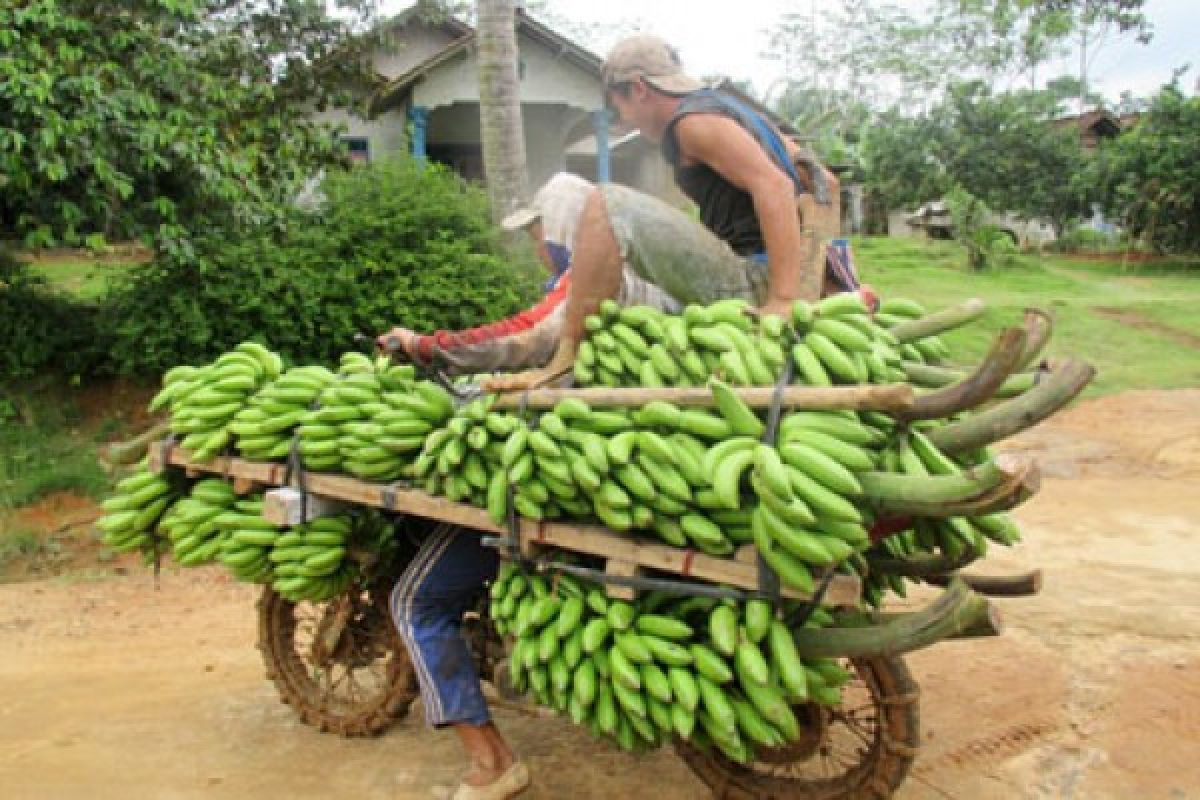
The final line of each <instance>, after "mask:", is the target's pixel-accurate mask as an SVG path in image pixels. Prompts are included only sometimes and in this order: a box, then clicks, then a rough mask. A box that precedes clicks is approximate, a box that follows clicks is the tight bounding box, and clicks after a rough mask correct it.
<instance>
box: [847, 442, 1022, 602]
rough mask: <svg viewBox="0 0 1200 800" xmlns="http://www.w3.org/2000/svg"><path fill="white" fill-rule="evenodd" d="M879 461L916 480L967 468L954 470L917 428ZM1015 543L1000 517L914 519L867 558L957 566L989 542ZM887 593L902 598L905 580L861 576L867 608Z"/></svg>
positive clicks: (1013, 530) (1016, 535)
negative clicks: (934, 558) (934, 559)
mask: <svg viewBox="0 0 1200 800" xmlns="http://www.w3.org/2000/svg"><path fill="white" fill-rule="evenodd" d="M985 458H990V454H989V453H986V452H984V453H980V454H975V455H974V457H973V459H972V462H973V463H978V462H979V461H980V460H982V459H985ZM880 460H881V462H882V464H883V465H884V466H885V467H886V468H887V469H888V470H889V471H892V472H897V473H901V474H905V475H912V476H918V477H924V476H930V475H934V476H941V475H960V474H961V473H962V470H963V468H964V467H965V466H970V465H971V464H959V463H957V462H955V461H954V460H953V459H951V458H950V457H948V456H947V455H946V454H944V453H942V452H941V451H940V450H938V448H937V446H936V445H934V444H933V442H931V441H930V440H929V438H928V437H926V436H925V435H924V434H923V433H922V432H921V430H920V429H919V428H918V427H913V428H911V429H909V430H908V431H906V432H904V434H903V435H901V436H897V437H895V439H894V440H893V442H892V443H891V444H890V445H889V447H888V448H887V449H886V450H884V451H883V453H882V454H881V457H880ZM1020 538H1021V534H1020V530H1019V529H1018V528H1017V526H1016V523H1014V522H1013V521H1012V518H1011V517H1010V516H1009V515H1008V514H1005V513H1003V512H997V513H991V514H981V515H977V516H972V517H945V518H926V517H918V518H917V519H915V520H914V523H913V526H912V527H911V528H909V529H907V530H904V531H900V532H899V533H895V534H893V535H891V536H888V537H886V538H884V539H882V540H881V541H880V542H879V543H878V544H876V545H875V546H874V548H873V549H872V550H871V551H868V555H871V554H878V555H884V556H887V557H891V558H900V559H904V558H909V557H911V556H918V555H932V554H940V555H941V556H943V557H945V558H946V559H948V560H950V561H957V560H958V559H960V558H962V557H964V556H972V557H974V558H982V557H983V556H984V555H985V554H986V553H987V547H988V542H989V541H992V542H996V543H997V544H1001V545H1006V546H1010V545H1013V544H1016V543H1017V542H1018V541H1020ZM887 589H891V590H892V591H894V592H895V593H896V594H899V595H900V596H901V597H903V596H904V595H905V592H906V588H905V579H904V578H903V577H901V576H899V575H895V574H889V573H880V572H879V571H878V570H873V571H870V572H868V573H867V574H866V576H865V581H864V597H865V598H866V600H867V602H868V603H870V604H871V605H874V606H878V605H879V604H880V603H881V602H882V600H883V593H884V591H886V590H887Z"/></svg>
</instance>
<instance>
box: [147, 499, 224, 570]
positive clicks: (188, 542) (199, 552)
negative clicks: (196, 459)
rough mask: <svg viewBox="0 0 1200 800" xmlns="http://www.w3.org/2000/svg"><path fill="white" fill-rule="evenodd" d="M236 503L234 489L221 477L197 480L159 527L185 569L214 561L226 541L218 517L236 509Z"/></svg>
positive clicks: (172, 551) (175, 556) (172, 507)
mask: <svg viewBox="0 0 1200 800" xmlns="http://www.w3.org/2000/svg"><path fill="white" fill-rule="evenodd" d="M235 502H237V495H236V494H234V491H233V486H231V485H230V484H228V483H226V482H225V481H223V480H221V479H220V478H205V479H204V480H200V481H197V482H196V483H195V485H193V486H192V488H191V491H190V492H189V493H188V495H187V496H186V497H184V498H183V499H181V500H179V501H178V502H177V503H175V504H174V505H173V506H171V510H170V511H169V512H168V513H167V514H166V515H165V516H163V519H162V522H161V523H160V524H159V528H160V530H162V531H163V532H164V533H166V535H167V538H168V539H170V541H171V555H172V557H174V559H175V560H176V561H177V562H179V564H181V565H182V566H185V567H195V566H199V565H201V564H207V563H210V562H211V561H213V560H214V559H215V558H216V557H217V556H218V555H219V553H220V551H221V547H222V543H223V541H224V538H225V537H224V532H223V531H222V529H221V528H220V527H219V526H218V517H219V516H220V515H221V514H223V513H225V512H227V511H230V510H231V509H233V507H234V503H235Z"/></svg>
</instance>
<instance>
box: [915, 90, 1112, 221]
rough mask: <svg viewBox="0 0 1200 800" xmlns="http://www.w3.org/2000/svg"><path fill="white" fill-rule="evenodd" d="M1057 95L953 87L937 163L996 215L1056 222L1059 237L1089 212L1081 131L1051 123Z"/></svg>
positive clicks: (1091, 195) (944, 115) (1090, 192)
mask: <svg viewBox="0 0 1200 800" xmlns="http://www.w3.org/2000/svg"><path fill="white" fill-rule="evenodd" d="M1058 108H1059V101H1058V98H1057V97H1056V96H1055V95H1054V94H1053V93H1052V92H1044V91H1042V92H1031V91H1028V90H1021V91H1016V92H1004V93H1000V94H994V93H992V92H991V91H990V90H989V89H988V88H987V87H986V86H985V85H983V84H982V83H979V82H972V83H966V84H961V85H957V86H954V87H952V89H951V91H950V95H949V97H948V98H947V102H946V103H945V104H944V105H943V106H942V107H941V108H939V109H938V112H937V114H938V116H939V117H940V118H941V119H942V120H943V122H942V124H941V126H940V127H941V129H942V130H943V131H944V132H945V133H944V136H943V137H942V138H941V139H940V140H938V141H937V142H936V146H935V157H936V158H937V159H938V161H939V162H940V163H941V164H942V165H943V167H944V169H945V170H946V172H947V173H948V174H949V175H951V176H952V177H953V178H954V180H955V181H956V182H957V183H959V184H961V185H962V187H963V188H964V189H966V190H967V191H968V192H970V193H971V194H973V195H976V196H977V197H979V198H980V199H981V200H982V201H983V202H984V203H986V204H987V205H988V206H990V207H991V208H993V209H999V210H1004V211H1012V212H1015V213H1017V214H1019V215H1021V216H1023V217H1025V218H1027V219H1031V218H1034V217H1043V218H1046V219H1048V220H1050V222H1051V224H1053V225H1054V227H1055V229H1056V230H1057V231H1058V233H1060V234H1061V233H1062V232H1063V230H1064V229H1065V227H1066V226H1067V224H1068V223H1069V222H1070V221H1071V220H1072V219H1075V218H1077V217H1079V216H1080V215H1081V214H1085V213H1087V212H1088V210H1089V209H1090V207H1091V203H1092V201H1093V200H1094V199H1096V197H1095V192H1094V190H1088V187H1087V186H1086V185H1084V184H1082V183H1081V182H1080V181H1079V180H1078V177H1077V176H1079V175H1080V174H1081V173H1082V172H1083V169H1084V159H1085V156H1084V153H1083V147H1082V145H1081V143H1080V141H1079V134H1078V131H1077V130H1076V129H1075V128H1074V127H1071V126H1067V127H1059V126H1056V125H1054V124H1053V121H1054V119H1055V118H1056V117H1057V116H1058Z"/></svg>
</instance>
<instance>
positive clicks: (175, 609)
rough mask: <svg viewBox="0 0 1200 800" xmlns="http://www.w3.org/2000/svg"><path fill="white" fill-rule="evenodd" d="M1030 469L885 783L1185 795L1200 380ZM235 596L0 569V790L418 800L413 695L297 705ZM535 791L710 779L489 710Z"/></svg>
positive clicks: (1199, 744) (1198, 761) (188, 584)
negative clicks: (331, 732) (1038, 476)
mask: <svg viewBox="0 0 1200 800" xmlns="http://www.w3.org/2000/svg"><path fill="white" fill-rule="evenodd" d="M1012 447H1013V448H1014V449H1019V450H1023V451H1026V452H1029V453H1032V454H1035V455H1037V456H1038V458H1039V459H1040V460H1041V462H1042V464H1043V468H1044V471H1045V474H1046V476H1047V479H1046V480H1045V482H1044V487H1043V490H1042V492H1041V494H1040V495H1039V496H1038V497H1037V498H1035V499H1034V500H1033V501H1032V502H1030V503H1029V504H1027V505H1026V506H1025V507H1023V508H1021V509H1020V511H1019V512H1018V517H1019V519H1020V521H1021V522H1022V524H1023V526H1024V529H1025V536H1026V543H1024V544H1022V545H1021V546H1019V547H1017V548H1015V549H1013V550H1012V551H1010V552H1005V553H998V554H997V555H995V556H994V557H993V558H992V559H990V560H989V562H988V565H987V566H986V567H984V568H981V570H980V571H992V572H1001V571H1004V570H1009V569H1011V570H1016V569H1024V568H1028V567H1031V566H1040V567H1042V568H1043V569H1044V570H1045V577H1046V581H1045V589H1044V591H1043V593H1042V594H1041V595H1040V596H1038V597H1035V598H1029V599H1020V600H1002V601H1000V606H1001V608H1002V609H1003V612H1004V614H1005V617H1006V620H1007V622H1008V626H1009V627H1008V630H1007V632H1006V633H1005V635H1004V636H1003V637H1001V638H997V639H989V640H977V641H973V642H969V643H953V644H944V645H940V646H938V647H935V648H933V649H931V650H927V651H924V652H921V653H917V654H915V655H913V656H912V657H911V659H910V664H911V666H912V668H913V671H914V674H915V675H916V677H917V679H918V681H919V682H920V684H921V686H922V691H923V698H922V715H923V719H922V723H923V736H924V746H923V747H922V750H921V754H920V756H919V759H918V762H917V765H916V768H915V770H914V772H913V773H912V774H911V776H910V778H909V780H908V782H907V784H906V785H905V788H904V789H903V790H902V791H901V793H900V794H899V795H898V796H899V797H900V798H902V799H903V800H916V798H962V799H963V800H993V799H994V800H1000V799H1001V798H1004V800H1012V799H1013V798H1089V800H1091V799H1094V800H1103V799H1104V798H1113V799H1114V800H1118V799H1119V800H1126V799H1127V798H1137V799H1138V800H1142V799H1146V800H1149V799H1151V798H1164V799H1167V800H1181V799H1182V798H1200V757H1198V756H1200V391H1183V392H1169V393H1168V392H1142V393H1128V394H1124V395H1119V396H1115V397H1109V398H1104V399H1101V400H1098V401H1092V402H1089V403H1087V404H1084V405H1082V406H1080V407H1078V408H1076V409H1074V410H1073V411H1071V412H1069V413H1066V414H1062V415H1060V416H1059V418H1057V419H1055V420H1053V421H1052V422H1050V423H1047V424H1046V425H1044V426H1042V427H1041V428H1039V429H1038V430H1037V431H1036V432H1033V433H1030V434H1027V435H1025V436H1024V437H1021V438H1020V439H1018V440H1016V441H1014V442H1013V444H1012ZM253 598H254V593H253V592H252V591H251V590H250V589H248V588H246V587H244V586H240V585H236V584H232V583H230V582H229V581H228V580H226V579H225V578H224V576H223V575H222V574H221V573H220V572H219V571H218V570H216V569H212V570H203V571H198V572H191V573H187V574H175V573H170V574H166V575H164V576H163V578H162V580H161V586H160V588H158V589H157V590H156V589H155V588H154V585H153V581H152V579H151V577H150V576H149V575H147V574H146V573H144V572H141V571H135V572H134V573H133V574H131V575H130V576H129V577H124V578H109V579H105V580H99V581H91V582H81V581H71V580H57V581H43V582H37V583H23V584H10V585H5V586H0V797H3V798H22V799H23V798H64V799H65V798H72V799H77V798H87V800H103V799H105V798H120V800H137V799H139V798H172V799H173V800H174V799H175V798H180V799H183V798H247V797H256V798H283V797H287V798H290V799H291V800H306V799H307V798H313V799H314V800H316V798H333V797H346V798H359V799H361V800H373V799H374V798H379V799H380V800H382V799H383V798H388V799H389V800H390V799H392V798H426V797H430V796H434V797H439V796H446V794H447V790H446V788H445V787H450V786H452V785H453V784H454V782H455V780H456V778H457V775H458V770H459V759H458V750H457V746H456V744H455V742H454V741H453V739H452V737H451V735H449V734H443V733H436V732H431V731H429V730H427V729H426V728H425V727H424V726H423V724H422V723H421V721H420V714H419V710H418V712H417V713H415V714H414V715H412V716H411V717H410V718H409V719H407V720H406V721H404V722H403V723H401V724H400V725H398V726H397V727H396V728H395V729H393V731H391V732H390V733H389V734H388V735H386V736H383V737H381V738H379V739H374V740H366V741H363V740H355V741H345V740H341V739H338V738H335V737H332V736H328V735H322V734H319V733H316V732H315V731H314V730H312V729H310V728H307V727H304V726H302V725H300V724H299V723H298V722H297V721H296V719H295V718H294V716H293V714H292V712H291V711H290V710H289V709H288V708H287V707H285V706H282V705H280V704H279V702H278V700H277V699H276V697H275V694H274V691H273V689H272V687H271V685H270V684H269V683H267V682H266V681H265V680H264V679H263V675H262V667H261V663H260V661H259V660H258V653H257V651H256V650H255V649H254V646H253V635H254V617H253ZM498 719H499V722H500V724H501V725H502V726H503V727H504V729H505V730H506V731H507V732H508V734H509V735H510V737H511V739H512V740H513V742H514V743H515V744H516V746H517V747H518V748H519V749H520V750H521V752H522V753H523V754H524V755H525V756H526V757H527V758H528V759H529V761H530V762H531V764H532V766H533V769H534V772H535V775H536V776H537V781H538V783H537V786H536V788H535V790H534V791H532V792H531V793H530V794H529V795H528V796H529V797H531V798H544V799H548V798H555V799H556V800H557V799H559V798H572V800H587V799H588V798H630V799H631V800H636V799H637V798H653V800H682V799H683V798H702V797H705V796H707V792H706V791H705V789H704V787H703V786H702V785H701V784H699V782H698V781H696V780H695V779H694V778H692V777H691V775H690V773H689V772H688V771H687V770H686V768H685V767H684V766H683V765H682V763H681V762H680V761H679V760H678V759H677V758H676V757H675V756H674V755H672V754H671V753H670V752H667V751H662V752H659V753H656V754H654V755H651V756H648V757H643V758H633V757H630V756H626V755H623V754H621V753H619V752H616V751H614V750H610V749H608V748H606V747H603V746H601V745H599V744H597V743H595V742H593V741H592V740H591V739H590V738H589V737H588V736H587V735H586V734H584V733H582V732H580V731H577V730H575V729H573V727H572V726H571V725H570V724H569V723H567V722H564V721H560V720H542V719H530V718H528V717H524V716H522V715H519V714H517V713H515V712H509V711H501V712H499V713H498Z"/></svg>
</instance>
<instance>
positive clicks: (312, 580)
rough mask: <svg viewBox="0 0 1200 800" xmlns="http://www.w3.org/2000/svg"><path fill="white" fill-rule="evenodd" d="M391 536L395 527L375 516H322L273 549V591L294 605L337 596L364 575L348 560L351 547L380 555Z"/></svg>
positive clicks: (293, 530)
mask: <svg viewBox="0 0 1200 800" xmlns="http://www.w3.org/2000/svg"><path fill="white" fill-rule="evenodd" d="M391 535H392V531H391V527H390V526H389V525H388V524H387V523H386V521H385V520H384V519H383V518H382V517H381V516H379V515H378V514H374V513H363V514H353V515H351V514H342V515H339V516H335V517H321V518H319V519H314V520H311V521H309V522H307V523H305V524H303V525H297V526H296V527H294V528H291V529H290V530H288V531H286V532H284V533H282V534H280V535H279V536H278V537H276V538H275V540H274V543H273V544H272V546H271V551H270V553H269V554H268V556H267V558H268V560H269V561H270V562H271V566H272V571H273V580H272V583H271V586H272V588H274V589H275V591H277V592H279V594H281V595H283V596H284V597H285V598H287V599H288V600H291V601H292V602H300V601H301V600H310V601H313V602H321V601H324V600H328V599H329V598H331V597H336V596H337V595H339V594H341V593H342V592H344V591H346V589H348V588H349V587H350V585H351V584H353V583H354V581H355V579H356V578H358V577H359V576H360V574H361V572H360V568H359V564H358V563H357V562H355V561H354V560H352V559H350V558H349V557H348V556H347V553H348V548H349V547H350V545H351V544H352V543H353V544H355V545H358V546H361V547H363V548H364V549H365V550H366V551H368V552H378V551H380V550H381V549H382V548H386V546H387V543H388V540H389V539H390V537H391ZM264 538H265V537H264Z"/></svg>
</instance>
